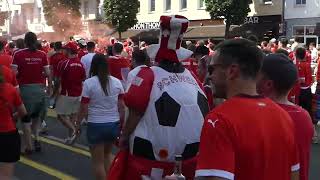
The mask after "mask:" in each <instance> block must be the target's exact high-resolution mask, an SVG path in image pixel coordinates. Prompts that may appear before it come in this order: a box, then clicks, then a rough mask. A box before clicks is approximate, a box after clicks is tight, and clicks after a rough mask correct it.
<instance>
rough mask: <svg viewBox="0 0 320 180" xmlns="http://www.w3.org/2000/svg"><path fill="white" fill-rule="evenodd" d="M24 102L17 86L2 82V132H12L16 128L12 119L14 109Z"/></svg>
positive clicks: (0, 94)
mask: <svg viewBox="0 0 320 180" xmlns="http://www.w3.org/2000/svg"><path fill="white" fill-rule="evenodd" d="M21 104H22V101H21V98H20V95H19V94H18V92H17V90H16V88H14V87H13V86H12V85H11V84H9V83H1V84H0V114H1V118H0V132H1V133H4V132H10V131H14V130H16V125H15V123H14V121H13V119H12V113H13V109H14V108H15V107H19V106H20V105H21Z"/></svg>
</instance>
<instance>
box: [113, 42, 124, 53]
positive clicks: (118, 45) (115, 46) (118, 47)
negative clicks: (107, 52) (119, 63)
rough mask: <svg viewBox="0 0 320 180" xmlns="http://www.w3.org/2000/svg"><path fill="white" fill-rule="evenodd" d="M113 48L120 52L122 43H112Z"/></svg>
mask: <svg viewBox="0 0 320 180" xmlns="http://www.w3.org/2000/svg"><path fill="white" fill-rule="evenodd" d="M113 49H114V51H115V52H116V53H121V52H122V50H123V45H122V44H121V43H114V45H113Z"/></svg>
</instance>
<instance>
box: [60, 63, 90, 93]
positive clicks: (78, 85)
mask: <svg viewBox="0 0 320 180" xmlns="http://www.w3.org/2000/svg"><path fill="white" fill-rule="evenodd" d="M58 71H59V75H60V78H61V93H60V94H61V95H64V96H72V97H78V96H81V93H82V82H83V81H84V80H85V79H86V72H85V70H84V67H83V65H82V63H81V62H80V60H79V59H78V58H70V59H67V60H65V61H63V62H61V63H60V65H59V70H58Z"/></svg>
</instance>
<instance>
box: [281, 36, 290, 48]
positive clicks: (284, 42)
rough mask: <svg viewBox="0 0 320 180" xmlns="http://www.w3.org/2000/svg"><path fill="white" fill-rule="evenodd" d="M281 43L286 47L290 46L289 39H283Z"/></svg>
mask: <svg viewBox="0 0 320 180" xmlns="http://www.w3.org/2000/svg"><path fill="white" fill-rule="evenodd" d="M280 42H281V44H283V45H284V46H287V45H288V43H289V42H288V39H286V38H281V39H280Z"/></svg>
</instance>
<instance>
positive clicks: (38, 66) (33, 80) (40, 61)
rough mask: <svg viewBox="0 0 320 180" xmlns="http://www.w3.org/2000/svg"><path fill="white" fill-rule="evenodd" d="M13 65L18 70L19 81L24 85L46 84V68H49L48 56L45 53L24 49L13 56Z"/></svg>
mask: <svg viewBox="0 0 320 180" xmlns="http://www.w3.org/2000/svg"><path fill="white" fill-rule="evenodd" d="M12 65H13V66H14V67H16V68H17V70H18V75H17V80H18V82H19V84H20V85H23V84H44V83H45V78H46V77H45V74H44V67H49V66H48V61H47V55H46V53H44V52H43V51H39V50H36V51H31V50H29V49H22V50H19V51H17V52H16V53H15V54H14V55H13V63H12Z"/></svg>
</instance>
